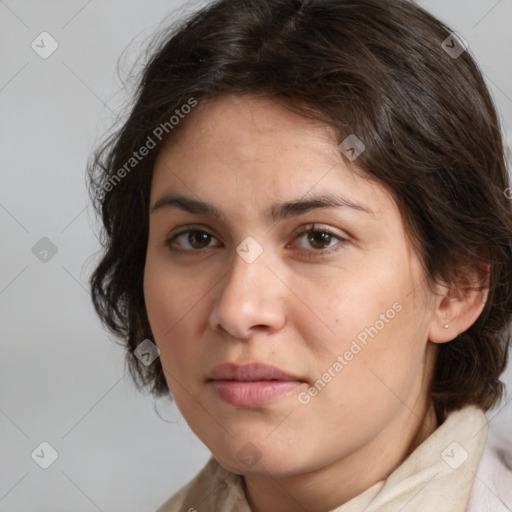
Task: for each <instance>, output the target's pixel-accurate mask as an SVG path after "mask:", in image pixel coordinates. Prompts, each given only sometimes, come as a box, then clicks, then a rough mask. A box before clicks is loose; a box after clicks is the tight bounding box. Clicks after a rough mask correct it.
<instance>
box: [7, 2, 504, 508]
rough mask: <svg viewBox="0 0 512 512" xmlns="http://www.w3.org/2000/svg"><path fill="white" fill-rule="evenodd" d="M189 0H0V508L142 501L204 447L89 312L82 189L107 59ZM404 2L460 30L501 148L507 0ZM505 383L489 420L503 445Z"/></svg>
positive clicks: (157, 500)
mask: <svg viewBox="0 0 512 512" xmlns="http://www.w3.org/2000/svg"><path fill="white" fill-rule="evenodd" d="M203 3H204V2H202V3H200V2H184V1H177V0H174V1H173V0H151V1H147V2H143V1H126V0H103V1H99V0H89V1H87V0H73V1H70V0H66V1H64V0H60V1H57V0H46V1H44V2H39V1H36V0H32V1H29V0H0V34H1V35H0V38H1V48H2V52H1V55H0V120H1V121H0V126H1V133H0V141H1V143H0V147H1V156H0V158H1V160H0V162H1V175H0V176H1V178H0V179H1V182H0V223H1V229H2V245H1V266H0V308H1V324H0V326H1V345H0V349H1V358H0V512H32V511H38V512H58V511H70V510H73V511H74V512H89V511H98V510H99V511H103V512H121V511H122V512H136V511H137V512H140V511H142V510H146V511H151V510H155V509H156V508H157V507H158V505H160V504H161V503H162V502H163V501H164V500H165V499H166V498H168V497H169V496H170V495H171V494H172V493H173V492H174V491H176V490H177V489H178V488H179V487H180V486H181V485H183V484H184V483H185V482H187V481H188V480H189V479H190V478H191V477H192V476H193V475H194V474H195V473H196V472H197V471H198V470H199V469H200V468H201V467H202V465H203V464H204V463H205V461H206V460H207V458H208V456H209V452H208V450H207V449H206V448H205V447H204V446H203V445H202V444H201V443H200V442H199V441H198V440H197V439H196V438H195V436H194V435H193V434H192V432H191V431H190V429H189V428H188V426H187V425H186V423H185V422H184V420H183V419H182V418H181V416H180V414H179V413H178V411H177V410H176V409H175V408H174V407H173V406H171V405H170V404H169V403H167V402H166V401H165V400H160V401H158V402H155V401H154V400H153V399H152V398H151V397H150V396H149V395H147V394H146V395H145V394H141V393H138V392H137V391H136V390H135V387H134V385H133V384H132V383H131V381H130V378H129V375H128V374H127V372H126V369H125V365H124V359H123V351H122V350H121V349H120V347H119V346H118V345H116V344H115V343H114V342H113V340H112V338H111V337H109V336H108V335H107V334H106V332H105V331H104V330H103V328H102V326H101V325H100V323H99V320H98V319H97V317H96V316H95V314H94V312H93V309H92V305H91V300H90V296H89V291H88V284H87V283H88V277H89V275H90V272H91V269H92V267H93V262H94V261H95V254H96V252H97V250H98V248H99V244H98V242H97V239H96V231H97V223H96V221H95V220H94V215H93V213H92V209H91V206H90V204H89V201H88V198H87V192H86V187H85V183H86V181H85V167H86V162H87V159H88V158H89V155H90V153H91V151H92V148H93V147H94V145H95V144H97V142H98V141H99V140H101V139H102V138H103V136H104V135H105V133H106V132H107V131H108V129H109V128H110V127H111V125H112V122H113V120H114V119H115V116H116V115H117V114H118V113H120V112H121V107H122V106H123V105H124V104H125V102H126V99H127V93H126V90H125V88H124V87H123V83H122V81H121V80H120V79H119V77H118V74H117V66H118V60H119V57H120V56H121V54H122V53H123V51H124V50H125V49H126V47H129V48H128V50H127V52H126V53H125V54H124V55H125V56H124V58H123V59H122V60H121V62H120V67H121V69H123V70H125V71H126V70H128V71H129V70H130V69H131V66H132V65H133V63H134V62H135V60H136V59H137V58H138V56H139V55H140V53H141V50H142V49H143V48H144V47H145V44H146V43H147V40H148V38H150V36H151V35H152V34H153V33H154V32H155V31H156V30H158V29H161V28H162V26H163V25H162V22H163V20H167V21H169V22H170V21H172V20H175V19H176V18H178V17H180V16H181V15H182V14H183V13H185V12H190V11H192V10H195V9H196V8H198V7H199V6H200V5H202V4H203ZM420 3H421V4H422V5H424V6H425V7H426V8H427V9H429V10H431V12H433V13H434V14H435V15H437V16H438V17H440V18H441V19H443V20H444V21H446V22H448V24H450V25H451V26H452V27H453V28H454V29H455V30H457V31H458V32H459V33H460V34H461V35H462V36H463V37H464V39H466V40H467V41H468V43H469V49H470V51H471V52H472V53H473V55H474V56H475V57H476V58H477V60H478V62H479V64H480V66H481V68H482V70H483V72H484V74H485V77H486V79H487V83H488V84H489V86H490V88H491V91H492V94H493V96H494V98H495V101H496V103H497V105H498V108H499V110H500V115H501V117H502V123H503V128H504V131H505V132H506V134H508V135H506V137H507V140H508V141H509V144H510V141H511V140H512V137H511V135H512V69H511V67H510V62H511V57H512V55H511V53H512V50H511V49H512V31H511V30H510V23H511V21H512V1H511V0H472V1H468V0H451V1H446V0H425V1H423V2H420ZM165 24H166V23H164V25H165ZM509 375H510V371H509ZM511 381H512V379H511V377H510V376H509V377H508V382H509V384H508V385H509V393H508V396H507V398H506V400H505V401H504V402H502V404H503V405H502V407H501V409H500V411H492V412H491V413H489V418H492V421H491V428H492V429H493V432H494V433H495V435H496V436H497V438H498V439H500V442H502V443H507V442H508V443H509V444H510V446H511V447H512V434H510V433H508V432H512V404H509V403H508V401H510V400H512V382H511ZM497 412H499V414H497V415H496V413H497ZM507 435H508V441H507ZM41 443H44V444H41ZM46 443H47V444H46ZM42 453H44V457H43V456H42V455H41V454H42ZM38 455H39V456H38ZM45 465H47V466H48V467H47V468H46V469H45V468H44V467H42V466H45Z"/></svg>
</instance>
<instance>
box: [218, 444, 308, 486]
mask: <svg viewBox="0 0 512 512" xmlns="http://www.w3.org/2000/svg"><path fill="white" fill-rule="evenodd" d="M212 453H213V455H214V457H215V458H216V459H217V461H218V462H219V464H220V465H221V466H222V467H224V468H225V469H227V470H228V471H231V472H232V473H235V474H238V475H246V476H247V475H261V476H269V475H271V476H273V477H274V478H286V477H289V476H293V475H296V474H297V473H302V472H305V471H308V468H307V467H306V462H305V461H303V462H302V463H301V461H298V460H295V459H294V458H292V455H293V454H292V453H286V452H279V450H276V449H275V448H273V447H268V448H261V449H260V448H258V447H257V446H256V444H253V443H251V442H248V443H246V444H244V445H242V447H240V448H239V449H236V450H233V451H230V452H229V453H228V452H227V450H226V447H225V446H224V450H222V451H220V453H217V451H212ZM295 454H296V450H295Z"/></svg>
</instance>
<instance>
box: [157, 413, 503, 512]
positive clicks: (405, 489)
mask: <svg viewBox="0 0 512 512" xmlns="http://www.w3.org/2000/svg"><path fill="white" fill-rule="evenodd" d="M487 434H488V425H487V420H486V417H485V414H484V413H483V411H482V410H481V409H479V408H477V407H475V406H467V407H464V408H463V409H461V410H459V411H454V412H452V413H451V414H449V415H448V417H447V418H446V419H445V421H444V422H443V424H442V425H440V426H439V427H438V428H437V429H436V430H435V431H434V432H433V433H432V434H431V435H430V436H429V437H428V438H427V439H426V440H425V441H423V443H421V444H420V445H419V446H418V447H417V448H416V449H415V450H414V451H413V452H412V453H411V454H410V455H409V456H408V457H407V458H406V460H405V461H404V462H403V463H402V464H401V465H400V466H398V467H397V468H396V469H395V470H394V471H393V472H392V473H391V474H390V475H389V476H388V477H387V478H386V479H384V480H381V481H380V482H377V483H375V484H374V485H373V486H371V487H370V488H368V489H367V490H365V491H364V492H362V493H361V494H359V495H358V496H355V497H354V498H352V499H351V500H349V501H348V502H346V503H344V504H343V505H341V506H339V507H337V508H335V509H333V510H332V511H330V512H396V511H398V510H400V511H401V512H434V511H435V512H491V511H492V512H512V471H511V470H510V469H508V468H507V467H506V466H505V464H504V461H503V458H502V457H501V456H500V454H499V452H498V450H496V447H494V446H493V445H492V443H486V441H487ZM195 510H197V511H203V510H207V511H208V512H251V509H250V507H249V505H248V503H247V500H246V497H245V493H244V485H243V478H242V477H241V476H240V475H236V474H234V473H231V472H229V471H227V470H226V469H224V468H223V467H222V466H221V465H220V464H219V463H218V462H217V461H216V460H215V459H214V458H213V457H212V458H210V460H209V461H208V462H207V464H206V465H205V466H204V468H203V469H202V470H201V471H200V472H199V473H198V474H197V475H196V477H195V478H194V479H193V480H191V481H190V482H189V483H187V484H186V485H184V486H183V487H182V488H181V489H180V490H179V491H178V492H177V493H176V494H174V495H173V496H172V497H171V498H170V499H169V500H167V501H166V502H165V503H164V504H163V505H162V506H161V507H160V508H159V509H158V511H157V512H194V511H195Z"/></svg>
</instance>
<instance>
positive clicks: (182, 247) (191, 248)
mask: <svg viewBox="0 0 512 512" xmlns="http://www.w3.org/2000/svg"><path fill="white" fill-rule="evenodd" d="M212 242H213V243H212ZM165 245H167V246H168V247H169V249H170V250H171V251H177V252H188V253H193V252H199V251H200V250H202V249H208V248H213V247H219V246H221V245H222V244H221V243H219V242H218V240H217V239H216V238H215V237H214V236H213V235H212V234H210V233H208V231H205V230H204V229H186V230H183V231H181V232H180V233H177V234H175V235H173V236H171V237H169V238H168V239H167V240H166V241H165Z"/></svg>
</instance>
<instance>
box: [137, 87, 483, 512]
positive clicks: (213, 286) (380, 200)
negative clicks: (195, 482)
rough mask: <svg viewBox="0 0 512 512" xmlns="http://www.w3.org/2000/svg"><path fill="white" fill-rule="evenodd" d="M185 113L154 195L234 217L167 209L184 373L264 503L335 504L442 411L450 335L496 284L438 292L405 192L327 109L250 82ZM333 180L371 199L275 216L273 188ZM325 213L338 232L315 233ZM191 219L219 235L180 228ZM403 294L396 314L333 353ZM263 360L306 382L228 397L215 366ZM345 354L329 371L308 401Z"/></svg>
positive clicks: (162, 332)
mask: <svg viewBox="0 0 512 512" xmlns="http://www.w3.org/2000/svg"><path fill="white" fill-rule="evenodd" d="M183 123H184V125H183V126H181V127H180V131H179V132H177V133H176V137H174V138H173V139H172V140H171V141H170V142H169V143H168V144H167V145H166V146H165V147H164V149H162V150H161V152H160V154H159V155H158V158H157V161H156V165H155V169H154V176H153V181H152V188H151V207H153V206H154V205H155V204H156V202H157V201H158V200H159V199H161V198H162V197H164V196H166V195H168V194H176V195H178V194H179V195H183V196H188V197H191V198H193V199H196V200H201V201H206V202H208V203H211V204H213V205H214V206H215V207H216V208H217V209H218V210H219V211H220V213H221V215H222V217H221V218H217V217H215V216H212V215H205V214H195V213H189V212H186V211H183V210H181V209H179V208H176V207H172V206H163V207H160V208H157V209H154V210H153V208H151V209H152V211H151V213H150V234H149V240H148V249H147V259H146V267H145V276H144V293H145V300H146V307H147V311H148V315H149V320H150V324H151V327H152V331H153V334H154V338H155V342H156V344H157V346H158V347H159V349H160V351H161V353H160V357H161V361H162V364H163V367H164V370H165V376H166V380H167V383H168V385H169V389H170V390H171V394H172V396H173V398H174V400H175V401H176V404H177V406H178V407H179V409H180V411H181V412H182V414H183V416H184V417H185V419H186V420H187V422H188V423H189V425H190V427H191V428H192V430H193V431H194V432H195V433H196V435H197V436H198V437H199V438H200V439H201V440H202V441H203V442H204V443H205V444H206V446H208V448H209V449H210V450H211V452H212V453H213V455H214V456H215V457H216V458H217V460H218V461H219V462H220V463H221V464H222V465H223V466H224V467H225V468H227V469H228V470H230V471H233V472H235V473H238V474H243V475H244V477H245V485H246V495H247V499H248V501H249V504H250V505H251V508H252V509H253V510H254V511H256V512H263V511H265V512H274V511H280V512H287V511H290V512H291V511H295V510H303V509H306V510H310V511H326V510H330V509H332V508H334V507H336V506H339V505H341V504H342V503H344V502H346V501H348V500H349V499H351V498H352V497H354V496H356V495H358V494H360V493H361V492H363V491H364V490H365V489H367V488H368V487H370V486H371V485H373V484H374V483H376V482H378V481H380V480H382V479H384V478H386V476H388V475H389V474H390V473H391V472H392V471H393V470H394V469H395V468H396V467H397V466H398V465H399V464H400V463H401V462H402V461H403V460H404V459H405V458H406V457H407V455H408V454H409V453H411V451H412V450H413V449H414V448H415V447H416V446H417V445H418V444H419V443H421V442H422V441H423V440H424V439H425V438H426V437H428V435H430V434H431V433H432V431H433V430H434V429H435V428H436V427H437V421H436V417H435V413H434V410H433V407H432V405H431V402H430V400H429V398H428V385H429V382H430V379H431V374H432V369H433V367H434V364H435V355H436V351H437V348H438V344H439V343H443V342H447V341H450V340H451V339H453V338H455V336H456V335H457V334H458V333H459V332H461V331H463V330H465V329H467V328H468V327H469V326H470V325H471V324H472V323H473V322H474V321H475V320H476V318H477V317H478V315H479V313H480V312H481V310H482V308H483V305H484V302H485V301H484V300H482V297H481V296H478V297H477V294H476V293H470V292H468V293H462V292H459V291H458V290H457V289H455V288H450V287H446V286H441V285H439V286H438V289H437V293H436V294H435V295H434V294H432V293H431V291H429V289H428V287H427V285H426V282H425V275H424V271H423V268H422V265H421V263H420V261H419V259H418V257H417V256H416V254H415V253H414V251H413V249H412V247H411V244H410V243H409V241H408V238H407V237H406V234H405V228H404V225H403V222H402V219H401V216H400V212H399V210H398V208H397V206H396V203H395V202H394V200H393V199H392V197H391V195H390V194H389V193H388V191H387V190H386V188H385V187H384V186H383V185H382V184H379V183H376V182H374V181H373V182H372V181H370V180H369V179H368V178H365V177H363V175H362V173H361V172H357V167H356V165H357V160H355V161H354V162H352V163H350V162H349V161H348V160H346V159H344V158H343V156H342V155H341V153H340V151H339V149H338V144H339V142H340V141H338V140H336V137H335V136H334V132H333V131H332V129H331V128H329V127H328V126H325V125H323V124H320V123H319V122H315V121H312V120H308V119H305V118H303V117H301V116H298V115H297V114H295V113H292V112H290V111H288V110H286V109H285V108H284V107H282V106H279V105H278V104H276V103H274V102H272V101H270V100H263V99H256V98H252V97H247V96H241V97H236V96H225V97H222V98H219V99H216V100H213V101H211V102H205V103H202V104H201V105H199V106H198V107H197V109H196V110H195V111H194V112H193V113H192V114H190V115H189V116H188V117H187V119H186V120H185V121H183ZM324 193H331V194H335V195H341V196H343V197H344V198H346V199H347V200H349V201H351V202H353V203H358V204H359V205H362V206H364V208H366V209H368V210H370V213H368V212H365V211H361V210H357V209H354V208H350V207H338V208H323V209H315V210H311V211H308V212H306V213H303V214H301V215H294V216H292V217H289V218H287V219H283V220H275V221H273V220H271V219H270V218H268V217H266V214H265V212H266V211H267V210H268V208H269V207H270V206H271V205H273V204H274V203H280V202H288V201H295V200H304V199H308V198H310V197H312V196H313V195H316V194H324ZM312 224H315V229H316V230H318V231H322V228H329V229H330V230H331V231H333V233H334V235H332V236H331V238H330V239H329V238H328V237H327V242H324V243H323V245H321V244H312V243H311V241H310V240H309V241H308V233H310V234H311V225H312ZM190 226H191V227H192V228H194V229H196V230H202V231H205V232H206V233H207V234H210V235H211V236H210V237H209V236H208V235H205V234H201V233H202V231H201V233H199V236H196V238H193V237H192V243H193V244H194V245H191V241H190V239H189V238H188V235H187V234H185V235H182V236H180V237H179V238H176V237H175V238H174V239H173V236H174V235H176V234H178V233H180V232H182V231H184V230H186V229H187V227H189V229H190ZM298 229H299V230H300V231H301V232H302V233H303V234H298V232H297V230H298ZM196 235H197V234H196ZM248 236H250V237H252V238H253V239H254V240H256V241H257V243H258V244H259V245H260V246H261V248H262V249H263V252H262V253H261V254H260V255H259V256H258V257H257V258H256V259H255V261H253V262H252V263H247V262H246V261H245V260H244V259H243V258H242V257H240V256H239V254H237V252H236V248H237V247H238V246H239V245H240V244H241V243H242V242H243V241H244V239H246V237H248ZM323 236H324V238H321V237H322V235H320V240H326V238H325V235H323ZM317 237H318V234H317ZM168 239H172V241H171V242H170V244H169V243H167V242H166V240H168ZM198 240H199V241H198ZM315 240H316V239H315ZM195 247H197V248H195ZM202 247H204V248H202ZM173 248H174V249H180V248H181V249H182V251H184V252H176V251H172V250H171V249H173ZM329 251H330V252H329ZM397 304H398V305H399V306H397ZM393 305H395V313H396V314H395V315H394V317H393V318H392V319H389V318H388V316H390V315H389V314H388V316H386V318H387V319H388V321H387V322H385V325H384V327H383V328H380V329H378V333H377V334H376V335H374V336H373V337H370V336H369V337H368V340H367V344H366V345H362V344H361V343H359V345H360V346H361V350H360V351H359V352H358V353H357V354H356V355H354V356H353V358H352V359H351V360H350V361H346V363H347V364H346V365H343V369H342V370H341V371H337V372H336V371H334V370H332V368H333V365H334V363H335V362H336V361H337V357H338V356H339V355H343V354H345V352H346V351H347V350H350V347H351V344H352V343H353V341H354V340H357V336H358V335H359V334H360V333H361V332H362V331H364V329H365V328H368V327H369V326H375V325H378V326H379V327H380V325H381V324H376V321H377V320H379V319H380V318H382V316H381V315H386V312H387V311H388V310H389V309H393ZM398 309H400V311H399V312H398V311H397V310H398ZM445 324H449V327H448V328H447V329H446V328H444V327H443V326H444V325H445ZM255 361H257V362H265V363H267V364H271V365H274V366H277V367H278V368H280V369H282V370H284V371H286V372H288V373H291V374H293V375H294V376H297V377H298V378H300V380H301V381H303V383H302V384H301V385H300V386H299V387H297V388H296V389H294V390H293V391H292V392H290V393H288V394H286V395H283V396H279V397H277V398H276V399H274V400H273V401H271V402H270V403H269V404H266V405H264V406H261V407H235V406H233V405H230V404H227V403H226V402H224V401H223V400H221V399H220V398H219V396H218V394H217V393H216V392H215V391H214V389H213V387H212V385H211V383H210V382H209V380H208V378H209V377H210V376H211V371H212V369H213V368H214V367H215V366H217V365H218V364H220V363H224V362H235V363H247V362H255ZM329 368H331V377H332V378H331V379H330V382H328V383H327V384H326V385H325V387H324V388H323V389H321V391H320V392H318V393H317V394H316V396H310V400H309V401H308V403H307V404H306V403H301V401H300V400H299V395H300V393H302V395H300V396H302V397H303V401H304V396H305V394H304V393H305V392H307V389H308V388H310V387H311V386H313V384H314V383H315V382H316V381H318V379H320V378H322V375H324V374H325V373H326V372H328V369H329ZM333 375H334V376H333ZM326 380H327V379H326ZM247 443H252V445H253V446H250V447H249V448H248V447H247V446H246V447H245V448H244V450H246V451H247V450H252V452H251V453H253V454H255V455H257V457H259V460H258V461H257V462H256V463H255V464H253V465H251V466H250V467H249V466H248V465H247V464H246V463H244V462H243V461H242V460H241V458H240V457H239V456H238V453H239V451H240V450H241V449H242V447H244V445H246V444H247ZM242 453H245V452H242Z"/></svg>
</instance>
